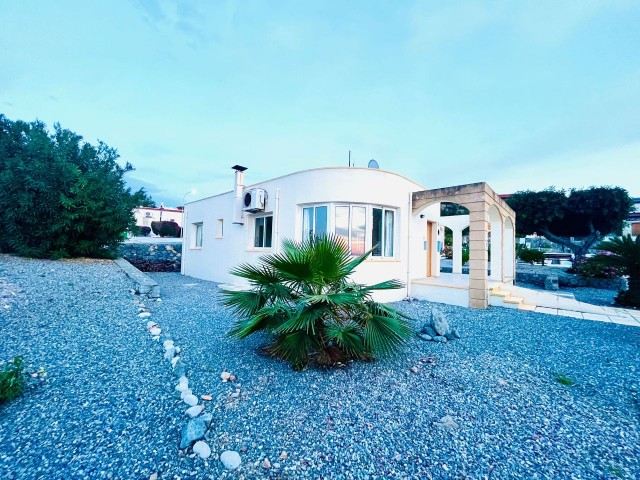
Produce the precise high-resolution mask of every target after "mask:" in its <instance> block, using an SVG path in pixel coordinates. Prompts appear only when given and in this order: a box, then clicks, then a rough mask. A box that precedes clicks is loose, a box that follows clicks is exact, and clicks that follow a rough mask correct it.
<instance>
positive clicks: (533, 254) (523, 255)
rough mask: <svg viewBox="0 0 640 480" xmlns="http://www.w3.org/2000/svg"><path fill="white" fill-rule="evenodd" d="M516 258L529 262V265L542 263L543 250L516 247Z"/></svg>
mask: <svg viewBox="0 0 640 480" xmlns="http://www.w3.org/2000/svg"><path fill="white" fill-rule="evenodd" d="M518 258H519V259H520V260H522V261H523V262H526V263H530V264H531V265H533V264H534V263H541V264H542V265H544V252H542V251H540V250H537V249H535V248H526V247H525V248H520V249H518Z"/></svg>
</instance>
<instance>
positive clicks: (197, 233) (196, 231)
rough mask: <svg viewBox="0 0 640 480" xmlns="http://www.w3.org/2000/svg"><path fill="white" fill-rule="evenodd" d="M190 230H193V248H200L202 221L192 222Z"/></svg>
mask: <svg viewBox="0 0 640 480" xmlns="http://www.w3.org/2000/svg"><path fill="white" fill-rule="evenodd" d="M192 230H193V241H192V246H193V247H195V248H202V223H194V224H193V228H192Z"/></svg>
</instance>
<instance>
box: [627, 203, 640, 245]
mask: <svg viewBox="0 0 640 480" xmlns="http://www.w3.org/2000/svg"><path fill="white" fill-rule="evenodd" d="M632 200H633V212H631V213H630V214H629V216H628V217H627V222H628V223H629V225H628V227H627V228H626V229H625V231H624V233H627V234H628V233H630V234H631V236H633V237H637V236H638V235H640V198H638V197H636V198H632Z"/></svg>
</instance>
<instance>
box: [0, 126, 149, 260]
mask: <svg viewBox="0 0 640 480" xmlns="http://www.w3.org/2000/svg"><path fill="white" fill-rule="evenodd" d="M117 160H118V153H117V152H116V150H115V149H113V148H110V147H109V146H107V145H106V144H104V143H102V142H99V143H98V145H97V146H94V145H91V144H89V143H87V142H85V141H83V139H82V137H81V136H79V135H77V134H76V133H74V132H71V131H70V130H65V129H63V128H61V127H60V125H58V124H56V125H55V127H54V131H53V132H52V133H49V131H48V130H47V127H46V125H45V124H44V123H42V122H39V121H36V122H32V123H27V122H22V121H15V122H13V121H11V120H8V119H7V118H5V117H4V116H3V115H1V114H0V225H2V226H3V227H2V235H0V250H1V251H4V252H15V253H17V254H18V255H22V256H27V257H42V258H62V257H78V256H87V257H112V256H114V255H115V254H116V250H117V247H118V245H119V244H120V241H121V238H122V234H123V233H125V232H127V231H130V230H131V228H132V227H133V226H134V225H135V220H134V216H133V208H134V207H136V206H139V205H143V204H149V203H152V201H151V199H149V197H148V196H147V195H146V194H145V192H144V190H139V191H138V192H136V193H132V192H131V190H130V189H129V188H127V187H126V185H125V180H124V175H125V173H127V172H129V171H131V170H132V169H133V167H132V166H131V165H130V164H128V163H127V164H125V165H124V166H121V165H120V164H119V163H118V161H117Z"/></svg>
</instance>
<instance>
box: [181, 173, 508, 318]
mask: <svg viewBox="0 0 640 480" xmlns="http://www.w3.org/2000/svg"><path fill="white" fill-rule="evenodd" d="M233 169H234V170H235V172H236V173H235V188H234V190H233V191H230V192H226V193H222V194H220V195H216V196H213V197H208V198H204V199H201V200H197V201H194V202H191V203H189V204H187V205H186V206H185V211H184V215H185V218H184V225H185V229H184V232H185V235H184V239H183V249H182V251H183V258H182V274H183V275H189V276H192V277H195V278H201V279H205V280H212V281H215V282H220V283H223V284H228V285H237V286H243V284H242V279H240V278H238V277H235V276H233V275H231V274H230V273H229V271H230V270H231V269H232V268H233V267H235V266H237V265H238V264H239V263H255V262H257V261H258V260H259V258H260V256H261V255H263V254H266V253H273V252H277V251H278V249H279V248H280V245H281V242H282V240H283V239H285V238H292V239H296V240H301V239H303V238H307V237H308V236H309V235H321V234H324V233H335V234H337V235H339V236H341V237H343V238H344V240H345V241H346V242H347V244H348V245H349V248H350V250H351V253H352V254H354V255H358V254H361V253H364V252H365V251H367V250H369V249H371V248H374V250H373V253H372V255H371V256H370V258H369V259H368V260H367V261H366V262H365V263H363V264H362V265H361V266H360V267H359V268H358V270H357V271H356V272H355V274H354V280H355V281H357V282H361V283H376V282H379V281H383V280H387V279H391V278H396V279H399V280H402V281H403V282H405V284H406V285H405V287H404V288H403V289H398V290H392V291H386V292H381V293H380V294H379V295H378V297H377V300H380V301H395V300H401V299H402V298H405V297H416V298H422V299H426V300H432V301H439V302H444V303H451V304H456V305H463V306H471V307H473V308H486V307H487V304H488V289H489V288H490V287H492V286H494V285H495V286H498V285H501V284H506V285H511V284H513V278H514V275H515V248H514V245H515V238H514V228H513V227H514V220H515V214H514V212H513V211H512V210H511V209H510V208H509V207H508V206H507V205H506V203H504V201H503V200H502V199H501V198H500V197H499V196H498V195H497V194H495V193H494V192H493V191H492V190H491V189H490V188H489V187H488V185H486V184H485V183H476V184H470V185H462V186H457V187H449V188H441V189H435V190H426V189H425V188H424V187H422V186H421V185H419V184H417V183H415V182H413V181H411V180H409V179H407V178H405V177H403V176H401V175H398V174H396V173H392V172H388V171H384V170H379V169H374V168H356V167H330V168H317V169H312V170H304V171H300V172H296V173H292V174H289V175H285V176H283V177H279V178H275V179H273V180H268V181H265V182H260V183H256V184H254V185H251V186H245V185H244V171H245V170H246V168H245V167H241V166H238V165H236V166H234V167H233ZM441 202H452V203H457V204H460V205H462V206H464V207H466V208H467V209H468V210H469V214H468V215H459V216H450V217H441V216H440V203H441ZM444 226H448V227H450V228H451V229H452V230H453V244H454V245H453V247H454V248H453V253H454V255H453V273H451V274H444V273H442V274H441V273H440V246H441V241H442V234H441V232H442V231H443V230H444ZM466 227H469V237H470V240H469V253H470V260H469V274H468V275H462V261H461V258H462V255H461V252H462V243H461V236H462V230H463V229H464V228H466ZM489 231H490V232H491V234H490V235H489ZM490 236H491V243H490V253H491V259H492V260H493V262H492V265H491V276H490V277H489V276H488V274H487V269H488V266H489V264H488V247H489V237H490Z"/></svg>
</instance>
